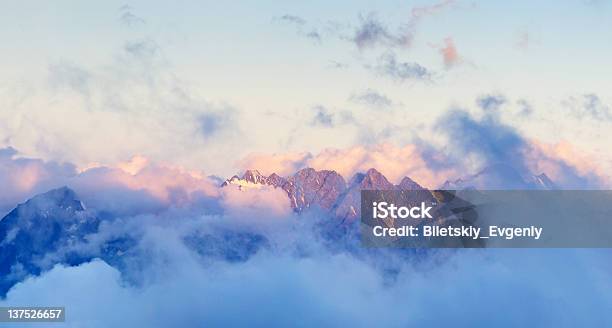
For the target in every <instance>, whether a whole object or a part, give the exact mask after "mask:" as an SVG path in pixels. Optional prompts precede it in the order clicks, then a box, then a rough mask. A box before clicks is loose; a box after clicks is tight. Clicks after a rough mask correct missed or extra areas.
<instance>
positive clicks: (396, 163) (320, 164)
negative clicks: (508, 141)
mask: <svg viewBox="0 0 612 328" xmlns="http://www.w3.org/2000/svg"><path fill="white" fill-rule="evenodd" d="M441 157H443V154H435V155H434V154H425V149H423V147H421V146H419V145H406V146H403V147H399V146H395V145H392V144H375V145H367V146H366V145H362V146H353V147H348V148H345V149H335V148H327V149H324V150H323V151H321V152H319V153H317V154H315V155H313V154H311V153H285V154H272V155H266V154H257V155H250V156H247V157H245V158H244V159H242V160H241V161H240V162H239V166H240V167H241V168H244V169H248V168H256V169H258V170H259V169H260V168H263V170H264V171H263V172H265V174H271V173H277V174H279V175H282V176H289V175H291V174H293V173H295V172H296V171H297V170H299V169H302V168H305V167H312V168H314V169H317V170H334V171H336V172H338V173H339V174H340V175H342V176H343V177H344V178H345V179H347V180H349V179H350V178H351V177H352V176H353V175H354V174H355V173H358V172H366V171H367V170H368V169H370V168H373V167H374V168H376V169H377V170H379V171H380V172H382V173H383V174H384V175H385V176H386V177H387V178H388V179H389V180H390V181H391V182H395V183H399V181H400V180H401V179H402V178H403V177H405V176H409V177H410V178H412V179H413V180H415V181H417V182H418V183H420V184H422V185H424V186H427V187H436V186H438V185H440V184H441V183H442V182H444V180H445V179H446V178H447V177H449V176H455V175H457V174H458V173H459V172H457V171H454V170H453V169H452V168H451V167H449V166H441V165H432V163H433V162H434V161H436V160H437V161H440V160H442V158H441Z"/></svg>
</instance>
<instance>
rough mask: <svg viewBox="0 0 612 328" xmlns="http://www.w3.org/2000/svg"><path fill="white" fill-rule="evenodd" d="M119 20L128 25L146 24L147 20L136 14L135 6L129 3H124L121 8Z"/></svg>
mask: <svg viewBox="0 0 612 328" xmlns="http://www.w3.org/2000/svg"><path fill="white" fill-rule="evenodd" d="M119 13H120V16H119V22H121V24H123V25H125V26H127V27H134V26H138V25H142V24H145V20H144V19H142V18H140V17H138V16H136V14H134V8H132V7H131V6H129V5H124V6H122V7H121V8H119Z"/></svg>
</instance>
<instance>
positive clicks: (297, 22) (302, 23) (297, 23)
mask: <svg viewBox="0 0 612 328" xmlns="http://www.w3.org/2000/svg"><path fill="white" fill-rule="evenodd" d="M273 21H277V22H280V23H285V24H290V25H293V26H294V27H295V28H296V31H297V33H298V35H300V36H302V37H305V38H307V39H310V40H312V41H315V42H317V43H321V41H323V35H322V34H321V32H319V30H318V29H317V28H316V27H312V26H309V24H308V22H307V21H306V19H305V18H303V17H301V16H297V15H290V14H285V15H282V16H280V17H275V18H273Z"/></svg>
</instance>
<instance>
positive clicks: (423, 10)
mask: <svg viewBox="0 0 612 328" xmlns="http://www.w3.org/2000/svg"><path fill="white" fill-rule="evenodd" d="M454 3H455V0H443V1H440V2H438V3H435V4H432V5H429V6H419V7H414V8H412V19H414V20H419V19H422V18H424V17H427V16H432V15H435V14H438V13H440V12H442V11H443V10H445V9H447V8H449V7H450V6H452V5H453V4H454Z"/></svg>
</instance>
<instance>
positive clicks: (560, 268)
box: [0, 227, 612, 327]
mask: <svg viewBox="0 0 612 328" xmlns="http://www.w3.org/2000/svg"><path fill="white" fill-rule="evenodd" d="M180 230H181V229H179V228H176V227H167V228H166V229H165V231H164V230H162V229H159V228H158V229H152V228H151V229H150V231H149V232H148V233H147V237H146V238H145V239H146V241H145V240H143V241H142V242H141V246H140V247H143V248H145V249H148V250H149V256H148V259H147V261H146V264H145V266H144V267H143V269H144V271H143V272H142V274H143V275H144V277H145V279H144V283H142V284H140V285H134V284H130V283H126V282H125V281H124V280H123V279H122V276H123V275H124V273H122V272H120V271H118V270H117V269H116V268H114V267H111V266H109V265H108V264H106V263H105V262H103V261H100V260H94V261H92V262H90V263H85V264H82V265H80V266H76V267H64V266H60V265H58V266H56V267H55V268H54V269H53V270H51V271H49V272H47V273H45V274H43V275H42V276H40V277H36V278H30V279H28V280H26V281H24V282H23V283H20V284H18V285H17V286H15V287H14V288H13V289H12V290H11V291H10V292H9V293H8V295H7V299H6V300H4V301H2V302H0V303H1V304H2V306H9V305H10V306H15V305H23V306H25V305H28V306H32V305H40V306H43V305H48V304H62V305H64V306H66V314H67V315H66V320H67V322H66V323H65V325H66V326H67V327H82V326H87V327H107V326H109V325H111V326H117V327H122V326H125V327H135V326H146V327H167V326H176V325H178V326H184V327H191V326H197V325H198V324H200V323H202V322H206V323H207V324H209V325H213V326H215V325H230V326H244V325H250V326H265V325H266V324H269V323H270V322H274V323H275V324H278V325H294V324H295V323H296V318H299V319H297V320H298V323H299V324H300V325H305V326H315V325H317V326H336V325H353V326H363V325H366V326H372V325H382V326H394V325H400V326H413V325H427V326H448V325H460V326H462V325H470V324H473V322H474V318H482V317H486V316H490V315H491V313H494V314H495V315H494V316H495V319H496V320H499V322H500V326H502V327H514V326H524V325H537V326H558V325H561V326H563V325H587V326H602V325H603V326H605V324H606V322H607V320H608V318H607V316H606V310H607V309H608V308H609V307H610V306H612V298H611V297H610V295H611V293H610V291H611V287H612V286H611V285H610V283H609V276H610V272H611V271H610V270H611V268H610V265H609V254H608V253H607V252H604V251H600V250H571V249H565V250H539V249H531V250H520V251H518V250H487V251H486V252H483V251H481V250H458V251H456V252H450V251H444V250H443V251H440V252H437V253H436V252H431V253H429V254H428V255H427V256H426V257H423V256H415V255H409V253H408V252H403V251H396V252H392V251H388V250H373V249H369V250H361V251H360V253H361V254H357V255H355V254H351V253H350V252H347V251H346V250H344V249H341V250H335V251H334V250H330V249H328V248H326V247H325V246H323V245H322V243H320V242H317V240H316V239H310V238H311V237H312V235H311V234H310V233H305V231H307V230H300V233H303V234H304V236H302V237H300V236H299V235H297V234H296V233H291V232H289V235H292V237H294V238H297V239H294V240H291V241H289V242H287V243H282V244H283V245H284V246H283V247H271V248H269V249H266V248H263V249H261V250H259V251H258V252H257V253H255V254H254V255H252V256H249V257H248V258H247V259H246V260H244V261H239V262H230V261H223V260H216V259H214V258H212V256H210V255H208V256H206V257H202V255H200V254H199V253H198V252H196V250H194V249H193V248H189V246H187V244H186V243H184V242H183V241H182V232H181V231H180ZM283 231H287V230H283ZM265 236H266V237H268V238H273V236H274V234H272V233H269V234H266V235H265ZM306 236H308V237H306ZM222 240H223V239H217V240H216V242H217V243H219V244H218V245H217V246H219V247H225V246H226V245H223V241H222ZM226 242H227V243H228V244H229V242H228V241H226ZM242 247H245V246H242ZM300 248H301V250H300V251H298V249H300ZM568 261H569V262H571V263H573V264H574V265H572V266H570V267H568V266H567V263H568ZM347 272H348V273H350V274H347ZM585 276H589V277H590V279H584V277H585ZM262 295H269V296H270V297H262ZM471 295H478V297H472V296H471ZM577 298H579V299H581V300H583V301H582V302H579V303H576V299H577ZM483 299H486V300H488V301H487V302H483V301H482V300H483ZM551 299H553V300H554V302H551V301H550V300H551ZM449 304H450V305H449ZM102 305H103V306H102ZM158 308H163V309H164V310H163V311H160V312H159V313H157V314H156V315H155V316H151V315H150V314H151V309H158ZM440 308H444V309H445V310H444V311H445V314H444V315H438V314H439V311H438V309H440Z"/></svg>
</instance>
